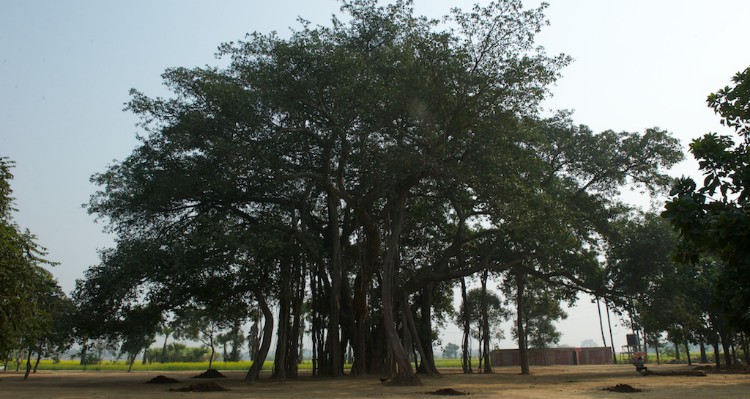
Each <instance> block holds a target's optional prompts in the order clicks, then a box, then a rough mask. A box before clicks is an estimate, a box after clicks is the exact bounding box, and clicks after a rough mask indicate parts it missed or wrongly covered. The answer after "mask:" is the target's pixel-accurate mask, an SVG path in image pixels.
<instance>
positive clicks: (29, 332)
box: [0, 157, 59, 359]
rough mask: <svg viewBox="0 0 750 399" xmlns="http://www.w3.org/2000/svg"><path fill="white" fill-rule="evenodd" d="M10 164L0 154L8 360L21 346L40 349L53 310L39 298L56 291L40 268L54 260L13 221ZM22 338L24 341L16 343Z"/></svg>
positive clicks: (0, 344)
mask: <svg viewBox="0 0 750 399" xmlns="http://www.w3.org/2000/svg"><path fill="white" fill-rule="evenodd" d="M13 166H14V164H13V162H12V161H11V160H9V159H8V158H5V157H0V287H3V295H1V296H0V357H2V358H3V359H9V358H10V353H11V351H13V350H14V349H18V348H19V347H20V346H24V347H31V348H34V349H37V350H40V349H39V348H38V346H37V345H38V344H39V340H40V339H41V336H42V335H43V334H44V330H45V329H46V328H47V327H48V326H49V322H50V320H51V319H50V318H51V317H53V316H52V315H51V314H49V313H48V312H49V311H52V310H53V309H52V307H51V305H50V306H49V307H48V308H47V309H44V307H45V304H44V303H41V302H38V301H41V300H43V299H44V297H45V296H46V295H57V294H58V292H57V291H56V290H55V287H56V285H57V284H56V282H55V281H54V279H53V278H52V276H51V274H50V273H49V272H48V271H47V270H45V269H44V268H43V266H44V265H47V266H53V265H55V263H54V262H49V261H47V260H45V259H43V258H42V257H43V256H45V255H46V252H45V249H44V248H43V247H41V246H39V245H38V244H37V243H36V242H35V240H36V237H34V235H33V234H31V232H29V231H28V230H25V231H23V230H21V228H20V227H19V226H18V225H16V224H15V222H14V221H13V215H12V213H13V211H14V210H15V209H14V208H13V196H12V195H13V190H12V188H11V184H10V183H11V180H12V179H13V174H12V173H11V168H12V167H13ZM58 290H59V288H58ZM50 300H52V299H51V298H50ZM24 337H25V338H24ZM22 339H23V340H24V344H23V345H19V344H20V343H21V341H22ZM28 355H31V351H29V352H28Z"/></svg>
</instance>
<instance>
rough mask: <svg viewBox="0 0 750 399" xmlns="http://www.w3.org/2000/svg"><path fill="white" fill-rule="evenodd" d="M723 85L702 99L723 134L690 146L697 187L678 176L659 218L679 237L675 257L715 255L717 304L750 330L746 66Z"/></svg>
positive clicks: (749, 80) (749, 75) (734, 323)
mask: <svg viewBox="0 0 750 399" xmlns="http://www.w3.org/2000/svg"><path fill="white" fill-rule="evenodd" d="M732 84H733V86H727V87H725V88H723V89H721V90H719V91H717V92H716V93H713V94H710V95H709V96H708V100H707V102H708V105H709V107H711V108H713V110H714V111H715V112H716V113H717V114H718V115H719V116H720V118H721V120H720V121H721V124H722V125H725V126H728V127H730V128H733V129H734V131H735V133H736V134H737V135H738V136H739V141H737V142H735V139H734V138H733V137H731V136H729V135H719V134H717V133H708V134H706V135H704V136H703V137H701V138H698V139H694V140H693V141H692V142H691V143H690V153H691V154H693V156H694V157H695V159H696V160H697V161H698V163H699V167H700V169H701V171H702V172H703V174H704V176H705V177H704V180H703V184H702V186H701V187H698V185H697V184H696V182H695V181H694V180H693V179H691V178H685V177H683V178H681V179H680V180H678V181H677V183H676V184H675V186H674V188H673V189H672V195H673V197H672V199H671V200H669V201H668V202H667V204H666V206H665V211H664V213H663V216H664V217H666V218H667V220H669V221H670V223H671V224H672V225H673V226H674V227H675V229H677V230H678V231H679V233H680V237H681V239H682V245H681V247H680V251H681V257H682V259H684V260H686V261H691V262H693V263H695V262H697V261H698V259H699V258H701V257H705V256H709V257H710V256H715V257H716V258H718V259H720V260H721V261H722V262H723V263H724V266H723V268H722V272H721V275H720V276H719V278H718V279H717V281H716V284H717V286H716V288H717V291H718V293H719V294H720V297H718V298H716V299H717V301H719V303H720V305H721V307H722V308H723V310H724V311H725V312H726V313H727V315H728V316H729V318H728V322H729V323H730V325H731V328H733V329H735V330H737V331H743V332H745V333H747V332H748V331H750V294H749V293H748V290H747V287H748V286H750V285H749V284H750V272H749V271H750V254H749V253H748V245H747V243H748V242H750V237H749V236H748V234H749V233H750V227H748V226H750V222H749V220H750V219H749V217H748V212H749V210H750V161H749V159H750V157H749V156H748V154H750V68H747V69H745V70H744V71H741V72H738V73H737V74H736V75H735V76H734V77H733V78H732Z"/></svg>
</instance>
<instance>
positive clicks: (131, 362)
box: [128, 352, 138, 373]
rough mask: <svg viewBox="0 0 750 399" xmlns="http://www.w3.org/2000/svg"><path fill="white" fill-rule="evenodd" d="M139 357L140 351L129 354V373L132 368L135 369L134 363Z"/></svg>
mask: <svg viewBox="0 0 750 399" xmlns="http://www.w3.org/2000/svg"><path fill="white" fill-rule="evenodd" d="M137 357H138V352H136V353H131V354H129V355H128V373H129V372H130V370H132V369H133V364H135V359H136V358H137Z"/></svg>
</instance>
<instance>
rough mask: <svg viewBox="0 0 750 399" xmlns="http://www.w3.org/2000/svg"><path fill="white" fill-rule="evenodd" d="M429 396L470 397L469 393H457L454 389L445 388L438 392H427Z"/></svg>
mask: <svg viewBox="0 0 750 399" xmlns="http://www.w3.org/2000/svg"><path fill="white" fill-rule="evenodd" d="M425 393H426V394H428V395H443V396H464V395H468V394H469V393H468V392H461V391H457V390H455V389H453V388H443V389H438V390H437V391H431V392H425Z"/></svg>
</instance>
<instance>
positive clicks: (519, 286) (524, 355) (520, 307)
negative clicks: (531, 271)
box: [516, 272, 530, 375]
mask: <svg viewBox="0 0 750 399" xmlns="http://www.w3.org/2000/svg"><path fill="white" fill-rule="evenodd" d="M525 289H526V281H525V279H524V275H523V274H521V273H520V272H518V273H516V315H517V317H516V329H517V332H518V354H519V361H520V362H521V374H523V375H527V374H529V373H530V370H529V350H528V348H527V345H526V328H525V326H524V323H523V315H524V313H525V311H526V309H525V308H524V300H523V294H524V290H525Z"/></svg>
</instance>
